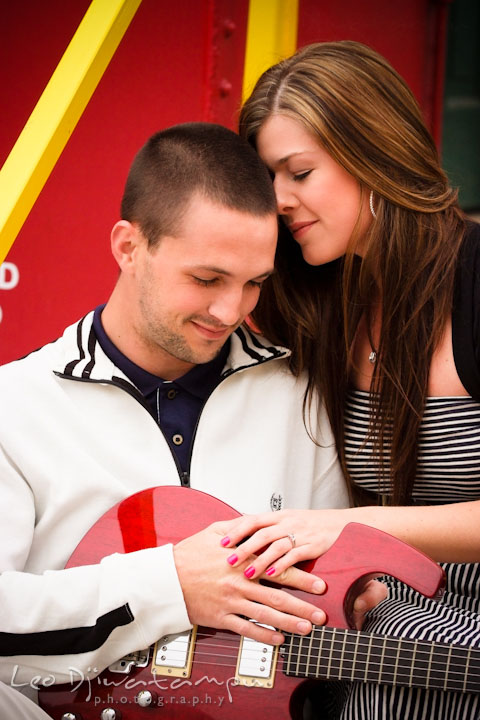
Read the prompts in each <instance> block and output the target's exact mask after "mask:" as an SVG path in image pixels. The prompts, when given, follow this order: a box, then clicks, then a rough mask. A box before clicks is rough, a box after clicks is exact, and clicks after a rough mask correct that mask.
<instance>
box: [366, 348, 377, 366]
mask: <svg viewBox="0 0 480 720" xmlns="http://www.w3.org/2000/svg"><path fill="white" fill-rule="evenodd" d="M368 362H371V363H372V365H375V363H376V362H377V353H376V352H375V350H372V352H371V353H370V355H369V356H368Z"/></svg>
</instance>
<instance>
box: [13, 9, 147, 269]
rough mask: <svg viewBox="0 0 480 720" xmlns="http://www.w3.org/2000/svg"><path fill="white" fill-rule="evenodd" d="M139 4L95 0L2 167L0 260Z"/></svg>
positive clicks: (53, 19) (16, 232)
mask: <svg viewBox="0 0 480 720" xmlns="http://www.w3.org/2000/svg"><path fill="white" fill-rule="evenodd" d="M140 3H141V0H93V2H92V3H91V5H90V6H89V8H88V10H87V12H86V14H85V16H84V18H83V20H82V22H81V23H80V25H79V26H78V30H77V31H76V33H75V35H74V36H73V38H72V41H71V42H70V44H69V46H68V47H67V49H66V51H65V54H64V55H63V57H62V59H61V60H60V62H59V64H58V66H57V68H56V70H55V72H54V73H53V75H52V77H51V79H50V81H49V83H48V85H47V87H46V88H45V90H44V92H43V93H42V95H41V97H40V99H39V101H38V103H37V105H36V106H35V109H34V110H33V112H32V114H31V116H30V118H29V119H28V121H27V123H26V125H25V127H24V129H23V130H22V132H21V134H20V136H19V138H18V140H17V142H16V143H15V145H14V147H13V149H12V151H11V153H10V155H9V156H8V158H7V160H6V161H5V164H4V166H3V167H2V169H1V171H0V198H1V201H0V263H2V262H3V260H4V259H5V257H6V255H7V253H8V251H9V250H10V247H11V245H12V244H13V242H14V240H15V238H16V236H17V234H18V232H19V230H20V228H21V227H22V225H23V223H24V221H25V219H26V217H27V215H28V213H29V212H30V210H31V209H32V206H33V204H34V202H35V200H36V199H37V197H38V195H39V193H40V191H41V189H42V187H43V186H44V184H45V182H46V180H47V178H48V176H49V174H50V172H51V171H52V169H53V167H54V165H55V163H56V161H57V159H58V157H59V156H60V153H61V152H62V150H63V148H64V147H65V144H66V143H67V141H68V139H69V137H70V135H71V134H72V132H73V130H74V128H75V126H76V124H77V122H78V120H79V118H80V116H81V114H82V112H83V110H84V109H85V106H86V105H87V103H88V101H89V100H90V97H91V96H92V94H93V92H94V90H95V88H96V87H97V85H98V83H99V81H100V79H101V77H102V75H103V73H104V71H105V69H106V67H107V65H108V63H109V62H110V60H111V58H112V56H113V54H114V52H115V50H116V49H117V47H118V44H119V43H120V40H121V39H122V37H123V35H124V33H125V31H126V29H127V28H128V26H129V24H130V22H131V20H132V18H133V16H134V15H135V13H136V11H137V9H138V7H139V5H140ZM52 22H55V18H52Z"/></svg>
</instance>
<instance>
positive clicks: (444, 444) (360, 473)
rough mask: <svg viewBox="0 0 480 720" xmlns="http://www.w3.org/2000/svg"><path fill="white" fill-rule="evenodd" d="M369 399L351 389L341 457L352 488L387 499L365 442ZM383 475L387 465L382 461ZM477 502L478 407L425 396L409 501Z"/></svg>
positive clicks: (456, 399)
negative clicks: (343, 459)
mask: <svg viewBox="0 0 480 720" xmlns="http://www.w3.org/2000/svg"><path fill="white" fill-rule="evenodd" d="M369 415H370V403H369V394H368V392H364V391H361V390H351V391H350V393H349V396H348V398H347V405H346V412H345V452H346V461H347V466H348V470H349V472H350V474H351V477H352V480H353V482H354V483H356V484H358V485H359V486H360V487H362V488H363V489H365V490H369V491H370V492H374V493H379V494H380V495H382V494H389V488H388V486H387V487H382V483H381V481H380V480H379V472H378V462H377V461H376V459H375V457H374V456H373V454H372V444H371V442H370V441H366V440H365V439H366V437H367V431H368V423H369ZM386 470H388V462H386ZM479 498H480V403H479V402H477V401H475V400H473V399H472V398H471V397H429V398H427V402H426V407H425V413H424V417H423V420H422V423H421V426H420V437H419V456H418V473H417V479H416V482H415V486H414V490H413V499H414V500H415V501H416V502H417V503H419V504H423V503H424V504H429V503H432V504H437V503H449V502H461V501H468V500H477V499H479Z"/></svg>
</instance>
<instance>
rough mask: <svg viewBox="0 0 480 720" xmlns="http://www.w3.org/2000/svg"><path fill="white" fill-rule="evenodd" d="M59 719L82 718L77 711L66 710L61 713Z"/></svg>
mask: <svg viewBox="0 0 480 720" xmlns="http://www.w3.org/2000/svg"><path fill="white" fill-rule="evenodd" d="M61 720H82V716H81V715H78V714H77V713H71V712H66V713H63V715H62V717H61Z"/></svg>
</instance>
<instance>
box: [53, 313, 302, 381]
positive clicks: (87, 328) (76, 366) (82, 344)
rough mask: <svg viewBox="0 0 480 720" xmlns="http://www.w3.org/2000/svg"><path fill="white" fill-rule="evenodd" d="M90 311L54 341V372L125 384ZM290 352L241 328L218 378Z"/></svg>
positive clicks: (124, 379)
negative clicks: (106, 350)
mask: <svg viewBox="0 0 480 720" xmlns="http://www.w3.org/2000/svg"><path fill="white" fill-rule="evenodd" d="M92 322H93V311H92V312H90V313H88V315H85V317H83V318H82V319H81V320H80V321H79V322H78V323H75V325H71V326H70V327H68V328H67V329H66V330H65V332H64V334H63V336H62V338H60V340H59V341H57V347H58V350H59V354H58V357H57V362H56V363H55V367H54V372H55V373H56V374H57V375H61V376H63V377H71V378H76V379H78V380H93V381H97V382H101V381H108V382H112V381H115V380H116V379H117V380H121V381H122V382H124V381H127V382H129V381H128V379H127V378H126V376H125V375H124V374H123V373H122V372H121V371H120V370H119V369H118V368H117V367H116V366H115V365H114V364H113V362H112V361H111V360H110V359H109V358H108V357H107V356H106V355H105V353H104V352H103V350H102V348H101V346H100V344H99V342H98V340H97V338H96V335H95V333H94V330H93V326H92ZM289 355H290V351H289V350H287V349H286V348H284V347H281V346H276V345H273V344H272V343H270V342H269V341H268V340H267V339H266V338H264V337H262V336H261V335H257V334H256V333H253V332H252V331H251V330H250V329H249V328H248V327H246V326H245V325H243V326H241V327H239V328H237V330H236V331H235V332H234V333H233V334H232V335H231V342H230V353H229V355H228V357H227V361H226V364H225V367H224V369H223V372H222V377H228V375H231V374H232V373H233V372H237V371H238V370H243V369H246V368H248V367H253V366H256V365H260V364H261V363H264V362H266V361H269V360H274V359H277V358H282V357H288V356H289Z"/></svg>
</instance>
